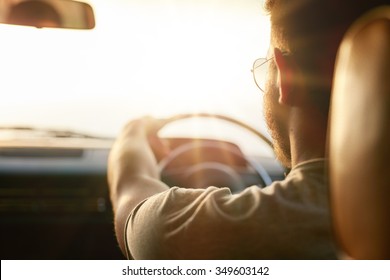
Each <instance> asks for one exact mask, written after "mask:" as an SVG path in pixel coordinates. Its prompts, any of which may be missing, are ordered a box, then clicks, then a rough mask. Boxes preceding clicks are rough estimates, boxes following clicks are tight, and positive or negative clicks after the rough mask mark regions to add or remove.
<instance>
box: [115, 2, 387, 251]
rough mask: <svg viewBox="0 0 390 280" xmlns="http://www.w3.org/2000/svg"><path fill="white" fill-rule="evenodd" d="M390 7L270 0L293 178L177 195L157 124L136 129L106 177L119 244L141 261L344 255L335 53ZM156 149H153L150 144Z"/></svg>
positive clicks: (278, 124) (273, 106)
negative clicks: (327, 168) (331, 186)
mask: <svg viewBox="0 0 390 280" xmlns="http://www.w3.org/2000/svg"><path fill="white" fill-rule="evenodd" d="M386 2H388V0H375V1H360V0H358V1H356V0H354V1H352V0H351V1H342V2H340V1H330V0H295V1H291V0H268V1H266V5H265V6H266V9H267V10H268V11H269V13H270V15H271V38H272V39H271V46H270V49H269V58H270V60H269V61H270V65H269V74H268V81H267V85H266V88H265V93H264V108H265V117H266V122H267V124H268V126H269V129H270V132H271V136H272V138H273V140H274V146H275V151H276V154H277V156H278V158H279V159H280V160H281V162H282V163H283V164H284V165H286V166H288V167H291V172H290V173H289V175H288V176H287V177H286V178H285V180H283V181H281V182H274V183H273V184H271V185H270V186H268V187H267V188H264V189H259V188H257V187H250V188H247V189H246V190H245V191H243V192H242V193H240V194H237V195H232V194H231V193H230V191H229V189H227V188H216V187H209V188H207V189H204V190H203V189H202V190H200V189H183V188H171V189H169V188H168V187H167V186H166V185H165V184H164V183H162V182H161V181H160V180H159V172H158V169H157V166H156V160H155V157H154V154H153V152H152V148H151V146H152V147H153V149H155V150H159V151H161V150H163V147H164V146H163V145H162V144H161V143H160V142H159V141H158V139H157V138H156V137H155V136H153V135H150V133H148V131H150V130H151V129H150V127H151V126H152V125H153V122H152V121H150V119H142V120H138V121H134V122H131V123H130V124H128V126H127V127H126V128H125V129H124V131H123V133H122V135H121V136H120V137H119V138H118V140H117V141H116V143H115V145H114V146H113V149H112V152H111V154H110V159H109V170H108V180H109V185H110V191H111V198H112V203H113V208H114V214H115V230H116V234H117V238H118V242H119V245H120V247H121V249H122V251H123V252H124V253H125V254H126V255H127V257H128V258H135V259H332V258H336V257H337V255H336V250H335V248H334V246H333V242H332V236H331V230H330V228H331V227H330V222H329V220H330V218H329V211H328V197H327V192H328V190H327V183H326V179H325V176H324V165H325V160H324V157H325V143H326V131H327V118H328V116H327V114H328V107H329V98H330V92H331V85H332V82H331V81H332V75H333V67H334V61H335V57H336V52H337V48H338V46H339V43H340V41H341V38H342V36H343V34H344V33H345V31H346V29H347V28H348V26H349V25H350V24H351V23H352V22H353V21H354V20H355V19H356V18H358V17H359V16H360V15H361V14H363V13H364V12H365V11H367V10H369V9H371V8H372V7H375V6H377V5H381V4H385V3H386ZM148 138H149V142H150V143H152V144H151V146H150V145H149V144H148Z"/></svg>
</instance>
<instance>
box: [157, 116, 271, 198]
mask: <svg viewBox="0 0 390 280" xmlns="http://www.w3.org/2000/svg"><path fill="white" fill-rule="evenodd" d="M190 118H212V119H220V120H224V121H227V122H229V123H232V124H235V125H238V126H239V127H242V128H244V129H245V130H247V131H250V132H252V133H254V134H255V135H256V136H257V137H259V138H260V139H261V140H263V142H265V143H266V144H267V145H268V146H269V147H271V148H272V143H271V142H270V141H269V140H268V139H267V138H266V137H265V136H264V135H263V134H262V133H260V132H258V131H257V130H256V129H254V128H252V127H250V126H249V125H247V124H245V123H242V122H240V121H238V120H235V119H233V118H229V117H226V116H222V115H216V114H207V113H200V114H182V115H176V116H173V117H171V118H168V119H165V120H162V122H161V125H160V126H159V130H161V129H162V128H163V127H165V126H166V125H167V124H171V123H173V122H176V121H178V120H183V119H190ZM216 157H218V158H219V159H218V160H216ZM233 162H241V163H242V164H245V165H249V166H251V167H252V168H253V169H254V170H255V172H256V174H257V176H258V179H259V181H261V185H262V186H267V185H269V184H271V183H272V179H271V177H270V176H269V174H268V173H267V171H266V169H265V168H264V167H263V166H262V165H261V164H260V163H258V162H255V161H253V160H252V159H250V158H247V157H246V156H245V155H244V154H243V153H242V152H241V151H240V150H239V148H238V147H237V146H236V145H234V144H229V143H227V142H220V141H215V140H210V141H208V140H206V141H205V140H202V141H200V140H197V139H194V140H193V141H190V142H186V143H185V144H182V145H179V146H178V147H176V148H175V149H173V150H172V151H171V152H170V153H169V154H168V156H166V157H165V158H163V159H162V160H161V161H160V162H159V168H160V172H161V178H162V180H163V181H164V182H165V183H167V184H168V185H171V186H174V185H176V186H179V187H191V188H205V187H208V186H217V187H229V188H230V189H231V190H232V192H239V191H241V190H243V189H244V188H246V187H247V185H245V181H244V179H243V178H242V176H241V175H240V174H239V172H238V171H237V170H236V169H235V168H233V167H232V163H233Z"/></svg>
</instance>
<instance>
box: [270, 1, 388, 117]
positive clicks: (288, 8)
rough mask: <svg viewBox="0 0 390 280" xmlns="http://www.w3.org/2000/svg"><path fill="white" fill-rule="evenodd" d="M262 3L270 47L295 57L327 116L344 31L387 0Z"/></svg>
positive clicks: (310, 88)
mask: <svg viewBox="0 0 390 280" xmlns="http://www.w3.org/2000/svg"><path fill="white" fill-rule="evenodd" d="M264 1H265V2H264V7H265V10H266V11H267V12H268V13H269V14H270V19H271V30H272V37H271V42H272V44H273V46H275V47H278V48H280V49H282V50H284V51H288V52H291V53H292V55H294V56H295V57H296V61H297V64H298V66H299V67H300V69H301V70H302V72H303V75H304V77H305V82H306V83H307V85H308V86H309V90H310V92H311V93H313V95H314V96H315V97H314V98H315V99H318V100H317V101H316V103H318V105H319V106H320V107H323V108H322V109H323V110H324V112H325V111H326V112H327V110H328V107H329V105H328V101H327V100H328V99H329V95H330V94H329V93H330V91H331V86H332V77H333V68H334V62H335V59H336V54H337V49H338V47H339V44H340V42H341V40H342V38H343V36H344V34H345V32H346V30H347V29H348V27H349V26H350V25H351V24H352V23H353V22H354V21H355V20H356V19H357V18H359V17H360V16H361V15H363V14H364V13H365V12H367V11H369V10H371V9H373V8H375V7H378V6H381V5H385V4H387V5H388V4H390V0H342V1H340V0H264ZM316 92H317V93H318V94H315V93H316ZM324 93H327V94H326V95H327V96H328V97H326V96H324ZM324 104H325V105H324Z"/></svg>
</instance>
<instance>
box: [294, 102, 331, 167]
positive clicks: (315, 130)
mask: <svg viewBox="0 0 390 280" xmlns="http://www.w3.org/2000/svg"><path fill="white" fill-rule="evenodd" d="M326 127H327V121H326V120H325V118H324V116H322V115H320V114H319V113H318V112H316V111H315V110H313V109H309V110H302V109H300V108H298V109H293V111H292V113H291V120H290V131H289V134H290V145H291V165H292V167H294V166H296V165H297V164H299V163H302V162H305V161H308V160H312V159H316V158H323V157H325V146H326Z"/></svg>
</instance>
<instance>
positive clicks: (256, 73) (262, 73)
mask: <svg viewBox="0 0 390 280" xmlns="http://www.w3.org/2000/svg"><path fill="white" fill-rule="evenodd" d="M269 61H270V59H266V58H259V59H256V61H255V62H254V63H253V69H252V72H253V78H254V79H255V83H256V85H257V86H258V87H259V88H260V90H261V91H264V89H265V83H266V77H267V72H268V62H269Z"/></svg>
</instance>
